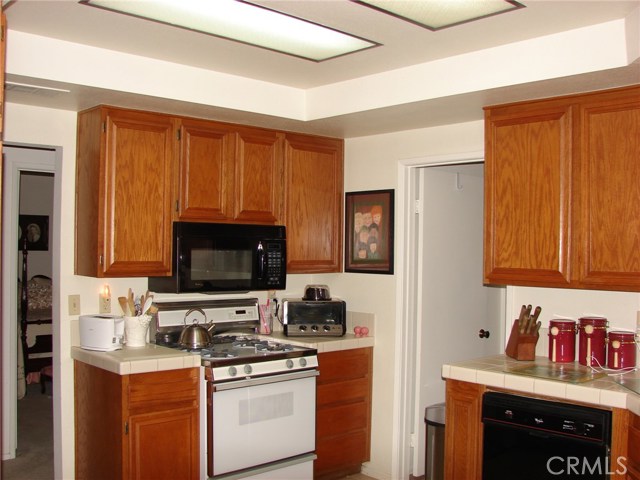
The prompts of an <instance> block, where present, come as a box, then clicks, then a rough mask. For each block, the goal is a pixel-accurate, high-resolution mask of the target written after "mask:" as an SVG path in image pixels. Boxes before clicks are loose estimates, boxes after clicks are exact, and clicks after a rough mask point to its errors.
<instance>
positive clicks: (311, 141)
mask: <svg viewBox="0 0 640 480" xmlns="http://www.w3.org/2000/svg"><path fill="white" fill-rule="evenodd" d="M342 152H343V142H342V140H337V139H330V138H321V137H311V136H305V135H295V134H287V135H286V142H285V179H286V187H285V188H286V192H285V225H286V226H287V271H288V272H289V273H321V272H339V271H341V270H342V218H343V214H342V197H343V190H344V187H343V158H342V155H343V153H342Z"/></svg>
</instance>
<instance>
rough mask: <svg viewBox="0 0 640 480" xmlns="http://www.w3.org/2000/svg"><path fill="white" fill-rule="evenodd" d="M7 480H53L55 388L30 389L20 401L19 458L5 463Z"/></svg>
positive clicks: (38, 387) (36, 387) (17, 453)
mask: <svg viewBox="0 0 640 480" xmlns="http://www.w3.org/2000/svg"><path fill="white" fill-rule="evenodd" d="M2 479H3V480H51V479H53V401H52V398H51V384H50V383H49V384H47V392H46V393H45V394H44V395H43V394H42V393H40V385H38V384H32V385H28V386H27V394H26V395H25V397H24V398H22V399H20V400H18V449H17V452H16V458H14V459H12V460H5V461H3V462H2Z"/></svg>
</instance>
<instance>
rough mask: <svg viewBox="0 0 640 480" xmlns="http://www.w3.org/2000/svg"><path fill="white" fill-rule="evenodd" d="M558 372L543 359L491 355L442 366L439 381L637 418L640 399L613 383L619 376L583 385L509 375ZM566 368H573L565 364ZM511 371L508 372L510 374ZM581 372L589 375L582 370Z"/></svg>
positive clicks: (637, 376)
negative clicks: (523, 371)
mask: <svg viewBox="0 0 640 480" xmlns="http://www.w3.org/2000/svg"><path fill="white" fill-rule="evenodd" d="M532 365H535V366H540V367H541V370H544V369H545V368H547V367H549V368H557V367H559V366H561V365H560V364H552V363H551V362H550V361H549V359H548V358H546V357H536V359H535V361H531V362H527V361H518V360H514V359H512V358H509V357H507V356H505V355H494V356H490V357H484V358H479V359H475V360H469V361H463V362H457V363H452V364H445V365H443V366H442V377H443V378H445V379H452V380H460V381H464V382H469V383H477V384H481V385H486V386H488V387H494V388H504V389H507V390H512V391H515V392H522V393H531V394H537V395H544V396H549V397H555V398H558V399H561V400H573V401H576V402H581V403H590V404H594V405H601V406H606V407H616V408H626V409H628V410H630V411H631V412H633V413H635V414H636V415H640V395H638V394H636V393H634V392H632V391H631V390H629V389H627V388H625V387H623V386H621V385H619V384H618V383H616V381H615V378H616V377H619V375H605V376H602V377H600V378H596V379H594V380H589V381H584V382H569V381H559V380H553V379H547V378H543V377H542V376H535V377H534V376H528V375H522V374H519V373H518V374H516V373H511V372H512V371H513V369H522V368H523V367H527V366H532ZM567 368H568V369H571V368H575V366H574V364H567ZM510 371H511V372H510ZM581 371H588V370H587V369H586V367H582V370H581ZM625 378H632V379H640V372H638V371H636V372H632V373H627V374H625Z"/></svg>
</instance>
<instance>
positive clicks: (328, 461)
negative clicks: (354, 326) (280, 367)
mask: <svg viewBox="0 0 640 480" xmlns="http://www.w3.org/2000/svg"><path fill="white" fill-rule="evenodd" d="M372 361H373V349H372V348H359V349H353V350H343V351H338V352H328V353H321V354H319V355H318V362H319V370H320V375H319V376H318V379H317V385H318V389H317V396H316V407H317V413H316V454H317V456H318V458H317V459H316V461H315V462H314V478H315V479H316V480H318V479H333V478H343V477H344V476H345V475H348V474H352V473H358V472H359V471H360V469H361V467H362V463H363V462H366V461H367V460H369V452H370V449H371V387H372V368H373V363H372Z"/></svg>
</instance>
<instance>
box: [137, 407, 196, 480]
mask: <svg viewBox="0 0 640 480" xmlns="http://www.w3.org/2000/svg"><path fill="white" fill-rule="evenodd" d="M199 450H200V443H199V439H198V409H197V408H184V409H176V410H169V411H166V412H154V413H145V414H139V415H132V416H131V417H130V418H129V468H130V472H129V473H130V474H129V478H130V479H135V480H146V479H150V478H153V479H167V480H173V479H184V480H188V479H192V480H198V478H199V473H198V472H199V455H198V452H199ZM194 452H195V453H194Z"/></svg>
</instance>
